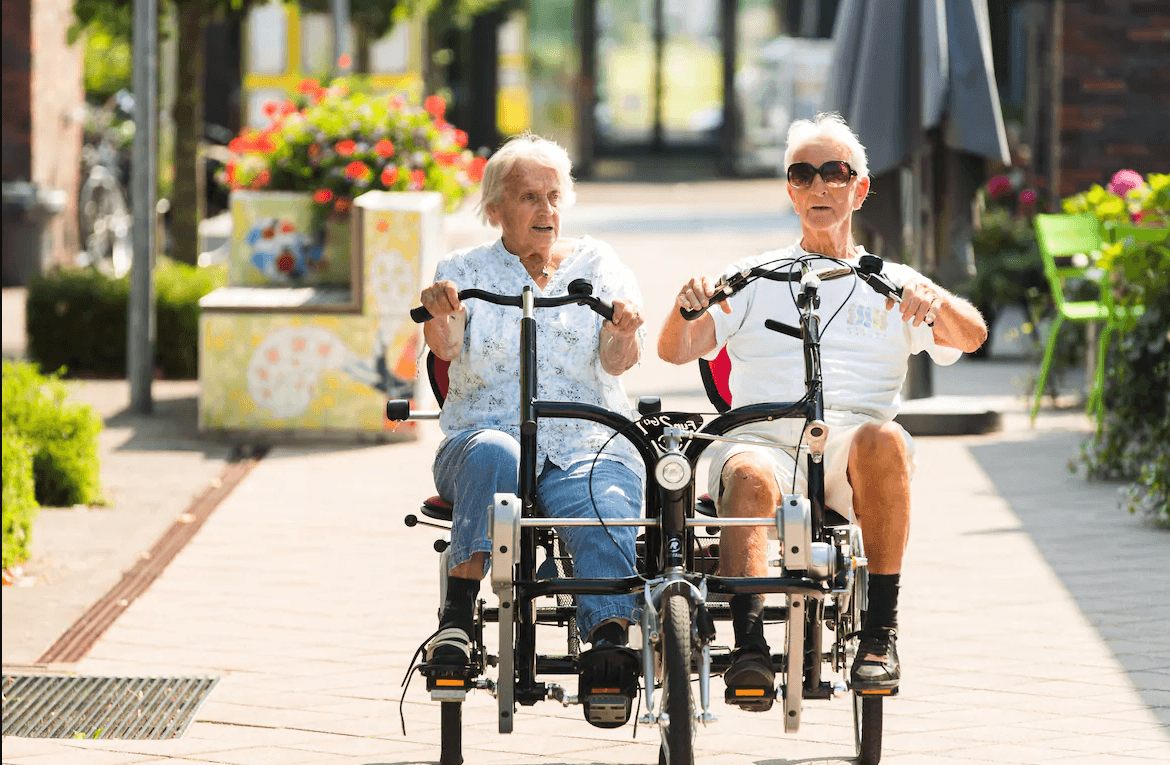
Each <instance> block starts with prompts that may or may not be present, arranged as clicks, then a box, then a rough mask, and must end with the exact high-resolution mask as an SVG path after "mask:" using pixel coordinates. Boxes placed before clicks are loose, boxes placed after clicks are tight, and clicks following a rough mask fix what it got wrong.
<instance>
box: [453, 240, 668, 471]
mask: <svg viewBox="0 0 1170 765" xmlns="http://www.w3.org/2000/svg"><path fill="white" fill-rule="evenodd" d="M575 279H586V280H588V281H589V282H590V283H591V284H592V285H593V294H594V295H595V296H597V297H599V298H601V299H602V300H605V301H606V302H613V301H614V300H615V299H619V298H620V299H622V300H625V301H627V302H632V303H635V304H637V305H639V306H641V304H642V295H641V292H640V291H639V289H638V284H637V281H636V280H635V279H634V275H633V272H631V271H630V269H629V268H627V267H626V266H625V264H623V263H622V262H621V261H620V260H619V259H618V257H617V254H616V253H614V251H613V248H611V247H610V246H609V245H608V244H606V243H604V242H601V241H599V240H596V239H592V238H590V237H582V238H581V239H580V240H578V242H577V246H576V247H575V248H574V250H573V253H572V254H571V255H569V256H568V257H566V258H565V259H564V260H563V261H562V262H561V264H560V267H558V268H557V270H556V271H555V272H553V275H552V277H551V278H550V279H549V282H548V285H547V286H546V287H545V288H544V289H543V290H541V289H540V287H538V286H537V285H536V283H535V282H533V281H532V278H531V277H530V276H529V275H528V272H527V271H526V270H525V269H524V266H523V265H522V264H521V263H520V259H519V258H518V257H516V256H515V255H513V254H511V253H509V252H508V251H507V250H506V249H505V248H504V245H503V240H497V241H496V242H495V243H494V244H487V245H480V246H477V247H471V248H468V249H464V250H458V251H456V252H453V253H451V254H449V255H447V256H445V257H444V258H442V259H441V260H440V261H439V264H438V266H437V267H436V268H435V281H442V280H450V281H451V282H453V283H454V284H455V286H456V288H458V289H460V290H464V289H471V288H476V289H481V290H485V291H488V292H494V293H497V294H501V295H519V294H520V293H521V292H522V291H523V289H524V287H532V288H533V293H534V295H535V296H537V297H552V296H557V295H564V294H566V293H567V292H568V286H569V283H570V282H572V281H573V280H575ZM463 305H464V308H465V309H466V311H467V324H466V330H465V332H464V335H463V350H462V351H460V353H459V355H458V356H457V357H456V358H455V359H454V360H453V361H452V362H451V365H450V369H449V371H448V378H449V385H448V391H447V399H446V401H445V402H444V404H443V412H442V416H441V417H440V419H439V424H440V425H441V427H442V429H443V433H444V434H445V435H446V436H447V437H448V438H450V437H452V436H454V435H456V434H458V433H462V432H464V431H467V430H479V429H492V430H500V431H503V432H505V433H509V434H511V435H512V436H513V437H515V438H517V439H519V435H520V382H519V375H520V316H521V312H520V309H519V308H516V307H510V306H499V305H495V304H493V303H488V302H486V301H483V300H475V299H470V300H467V301H464V303H463ZM602 321H603V319H602V318H601V317H600V316H598V315H597V314H596V313H595V312H594V311H592V310H591V309H590V308H588V307H587V306H581V305H567V306H560V307H557V308H537V309H536V337H537V341H536V342H537V377H536V379H537V383H538V396H539V398H540V399H542V400H547V401H575V402H581V403H588V404H595V405H597V406H601V407H604V408H606V409H609V410H611V411H615V412H618V413H620V414H623V415H625V416H627V417H631V416H633V415H634V409H633V407H631V406H630V401H629V398H628V397H627V395H626V392H625V388H624V387H623V386H622V383H621V380H620V379H619V378H618V377H615V376H614V375H611V374H609V373H608V372H606V371H605V369H604V368H603V367H602V366H601V358H600V354H599V342H600V336H601V324H602ZM638 343H639V346H642V345H644V343H645V329H639V330H638ZM612 433H613V431H612V430H611V429H609V428H606V427H603V426H601V425H598V424H596V423H593V422H588V421H584V420H564V419H552V418H546V419H542V420H541V421H540V426H539V429H538V431H537V459H538V462H537V465H538V466H540V465H543V464H544V459H545V458H546V457H547V458H548V459H549V460H551V461H552V462H553V464H555V465H557V466H558V467H561V468H566V467H568V466H569V465H570V464H571V463H573V462H577V461H579V460H581V459H586V458H590V459H591V458H592V457H593V456H594V455H595V454H597V453H598V451H599V450H601V449H602V447H605V450H604V451H603V452H602V455H601V456H602V458H604V459H616V460H618V461H620V462H623V463H625V464H626V465H627V466H628V467H630V468H631V469H632V470H634V471H635V473H638V474H641V471H642V470H643V468H642V463H641V460H640V459H639V458H638V456H637V453H636V452H635V451H634V450H633V448H632V447H630V445H629V443H628V442H627V441H626V440H625V439H624V438H621V437H618V438H614V439H613V440H612V441H610V436H611V435H612ZM607 442H608V446H607V445H606V444H607ZM538 470H539V467H538Z"/></svg>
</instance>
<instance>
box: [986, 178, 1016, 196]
mask: <svg viewBox="0 0 1170 765" xmlns="http://www.w3.org/2000/svg"><path fill="white" fill-rule="evenodd" d="M1011 190H1012V182H1011V180H1010V179H1009V178H1008V177H1007V176H1006V175H997V176H995V177H994V178H992V179H991V180H990V181H988V182H987V193H989V194H991V196H993V197H998V196H1000V195H1001V194H1004V193H1005V192H1008V191H1011Z"/></svg>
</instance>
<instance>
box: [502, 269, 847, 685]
mask: <svg viewBox="0 0 1170 765" xmlns="http://www.w3.org/2000/svg"><path fill="white" fill-rule="evenodd" d="M808 303H809V304H815V295H814V296H812V297H811V298H809V299H808ZM521 307H522V309H523V316H522V318H521V320H520V339H521V358H520V391H521V393H520V475H519V494H520V500H521V502H522V507H523V517H536V516H537V515H538V510H537V471H538V468H539V465H537V430H538V428H537V424H538V422H539V421H540V419H541V418H542V417H549V418H554V419H583V420H589V421H592V422H596V423H599V424H602V425H605V426H607V427H609V428H612V429H613V430H615V431H617V432H619V433H621V434H622V435H623V436H624V437H626V439H627V440H628V441H629V442H630V443H631V444H632V445H633V446H634V448H635V449H636V450H637V452H638V454H639V455H640V456H641V458H642V460H643V463H644V465H645V468H646V489H647V494H646V516H647V519H648V520H651V521H654V520H657V521H658V523H657V524H651V525H648V526H647V528H646V562H645V572H644V576H645V577H648V578H654V577H656V576H658V575H660V574H661V573H662V572H663V571H665V570H668V569H671V568H683V569H685V570H694V560H693V545H692V544H691V538H690V536H691V532H690V531H689V530H688V527H687V519H688V518H689V517H690V516H691V515H692V513H693V509H694V506H695V496H694V495H695V488H694V487H695V482H694V480H693V479H692V480H691V481H690V482H688V483H687V485H686V486H684V487H683V488H680V489H676V490H666V489H663V488H661V487H660V486H658V484H657V482H655V481H654V466H655V464H656V462H657V460H658V453H657V451H656V449H655V448H654V445H653V441H652V440H651V439H650V438H649V437H648V436H647V435H646V434H645V433H643V432H642V431H640V430H638V429H636V428H634V427H633V425H634V421H631V420H629V419H628V418H626V417H624V416H622V415H620V414H617V413H615V412H611V411H610V410H608V409H604V408H602V407H599V406H595V405H592V404H584V403H574V402H564V401H541V400H539V399H538V394H539V385H538V380H537V358H538V355H537V332H536V318H535V316H534V307H535V303H534V301H533V296H532V291H531V288H525V290H524V295H523V296H522V298H521ZM813 307H814V306H813V305H805V306H802V310H801V318H800V323H801V328H800V330H797V329H796V328H793V327H786V326H784V325H778V326H776V327H773V328H775V329H778V330H779V331H781V332H784V333H785V334H789V335H792V336H798V337H800V338H801V339H802V341H803V344H804V363H805V388H806V391H807V393H806V395H805V397H804V398H803V399H801V400H800V401H793V402H780V403H766V404H753V405H750V406H744V407H739V408H737V409H733V410H731V411H729V412H727V413H725V414H723V415H720V416H718V417H716V418H715V419H713V420H712V421H711V422H710V423H708V424H707V425H706V427H704V428H702V430H701V431H700V433H704V434H707V435H713V436H721V435H725V434H727V433H729V432H730V431H732V430H735V429H737V428H740V427H743V426H744V425H750V424H753V423H757V422H768V421H772V420H776V419H783V418H789V417H798V416H799V417H802V418H803V419H804V420H805V422H806V423H809V422H814V421H823V418H824V398H823V385H822V382H821V374H822V369H821V354H820V320H819V318H818V317H817V315H816V313H815V312H814V310H813ZM770 324H775V322H771V323H770ZM672 416H678V417H684V418H685V417H687V416H689V415H686V414H684V413H677V412H673V413H672V412H660V413H656V414H654V415H648V417H658V418H667V421H669V418H671V417H672ZM642 419H643V420H645V419H646V418H642ZM710 443H711V441H709V440H706V439H702V438H692V439H690V440H689V441H688V443H687V444H686V446H685V447H684V448H683V454H684V456H685V457H686V458H687V460H688V461H689V462H690V463H691V467H692V470H693V469H694V467H695V466H696V465H697V463H698V459H699V457H700V455H701V454H702V452H703V451H704V449H706V448H707V446H708V445H710ZM807 464H808V499H809V504H810V507H811V514H812V529H813V537H814V539H815V540H818V541H823V540H824V539H825V537H826V534H825V530H824V519H825V506H824V503H825V486H824V478H825V473H824V463H823V460H818V459H813V456H812V454H811V453H810V454H809V456H808V463H807ZM520 548H521V549H520V555H519V568H520V570H519V576H517V577H516V580H515V597H516V601H517V602H516V615H517V619H518V624H517V627H516V635H517V639H516V665H515V666H516V672H517V684H516V696H515V697H516V700H517V701H518V702H519V703H521V704H524V705H531V704H534V703H535V702H537V701H540V700H543V699H544V698H546V696H547V689H546V688H545V686H543V685H540V684H538V683H537V682H536V675H537V653H536V626H537V618H536V607H535V601H536V599H537V598H539V597H542V596H546V595H555V594H573V595H585V594H590V595H619V594H626V593H631V592H639V591H641V589H642V587H643V585H644V582H645V579H644V578H643V577H642V576H632V577H625V578H622V579H581V578H552V579H540V580H537V579H534V578H533V573H534V572H535V570H536V557H537V537H536V532H535V530H534V529H532V528H530V527H525V528H522V529H521V533H520ZM704 578H705V581H706V583H707V588H708V591H709V592H711V593H720V594H728V595H736V594H745V593H786V594H791V595H801V596H804V597H806V598H808V599H809V602H810V605H813V606H814V608H815V609H816V614H817V618H815V619H814V618H808V619H807V620H806V622H805V627H806V641H805V645H806V649H805V650H806V651H808V652H809V656H807V657H806V659H807V660H806V661H805V662H804V667H805V677H804V678H803V679H804V683H803V685H804V688H805V692H806V694H808V695H816V694H818V693H821V692H823V689H822V688H821V681H820V669H821V661H820V656H819V652H820V642H819V640H820V631H821V628H820V615H821V613H822V611H823V598H824V589H823V586H822V584H821V583H820V582H817V581H815V580H813V579H811V578H809V577H790V576H789V577H725V576H717V575H708V576H705V577H704ZM814 604H815V605H814ZM809 611H810V612H811V611H812V609H811V608H810V609H809ZM811 616H812V613H810V614H809V617H811ZM814 641H815V642H814ZM547 658H548V662H546V665H551V666H554V667H561V665H564V667H569V668H571V663H566V662H565V661H564V660H563V659H558V658H556V657H547Z"/></svg>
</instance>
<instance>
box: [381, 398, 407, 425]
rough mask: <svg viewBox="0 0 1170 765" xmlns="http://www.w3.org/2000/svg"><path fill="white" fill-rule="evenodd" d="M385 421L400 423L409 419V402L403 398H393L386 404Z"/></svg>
mask: <svg viewBox="0 0 1170 765" xmlns="http://www.w3.org/2000/svg"><path fill="white" fill-rule="evenodd" d="M386 419H387V420H390V421H391V422H401V421H402V420H409V419H410V402H409V401H407V400H406V399H403V398H395V399H391V400H389V401H387V402H386Z"/></svg>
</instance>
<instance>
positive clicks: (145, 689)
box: [3, 675, 219, 740]
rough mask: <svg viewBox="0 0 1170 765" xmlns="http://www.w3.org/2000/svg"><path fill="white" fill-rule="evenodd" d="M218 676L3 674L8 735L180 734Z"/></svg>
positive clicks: (151, 736)
mask: <svg viewBox="0 0 1170 765" xmlns="http://www.w3.org/2000/svg"><path fill="white" fill-rule="evenodd" d="M218 681H219V678H217V677H62V676H53V675H4V681H3V687H4V735H5V736H24V737H25V738H116V739H134V740H144V739H167V738H178V737H179V736H182V735H183V733H184V732H185V731H186V730H187V726H188V725H190V724H191V720H193V719H194V717H195V711H196V710H197V709H198V708H199V705H200V704H202V703H203V701H204V699H206V698H207V695H208V694H209V693H211V689H212V688H213V687H214V686H215V684H216V682H218Z"/></svg>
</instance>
